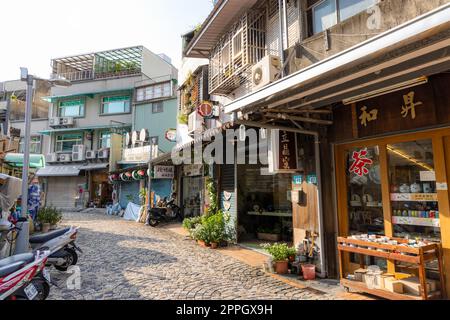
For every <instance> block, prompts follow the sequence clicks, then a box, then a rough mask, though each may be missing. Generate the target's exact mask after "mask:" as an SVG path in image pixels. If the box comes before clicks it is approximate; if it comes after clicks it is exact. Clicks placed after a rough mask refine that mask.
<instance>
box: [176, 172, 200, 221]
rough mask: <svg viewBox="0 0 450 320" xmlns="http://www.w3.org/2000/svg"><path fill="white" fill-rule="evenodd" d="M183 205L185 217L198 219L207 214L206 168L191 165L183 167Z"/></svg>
mask: <svg viewBox="0 0 450 320" xmlns="http://www.w3.org/2000/svg"><path fill="white" fill-rule="evenodd" d="M182 171H183V178H182V182H181V191H182V193H181V204H182V208H183V213H184V216H185V217H197V216H200V215H202V214H203V213H204V212H205V201H204V199H205V186H206V182H205V179H206V178H205V176H204V166H203V165H201V164H190V165H184V166H182Z"/></svg>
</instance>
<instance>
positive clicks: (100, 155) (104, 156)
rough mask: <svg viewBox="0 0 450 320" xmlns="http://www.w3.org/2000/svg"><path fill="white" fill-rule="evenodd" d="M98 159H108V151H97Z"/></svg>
mask: <svg viewBox="0 0 450 320" xmlns="http://www.w3.org/2000/svg"><path fill="white" fill-rule="evenodd" d="M98 158H99V159H109V149H101V150H98Z"/></svg>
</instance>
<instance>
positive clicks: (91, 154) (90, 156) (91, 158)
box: [86, 150, 97, 160]
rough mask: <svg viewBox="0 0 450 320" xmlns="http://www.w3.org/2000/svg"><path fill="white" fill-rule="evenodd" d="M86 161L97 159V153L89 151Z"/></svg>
mask: <svg viewBox="0 0 450 320" xmlns="http://www.w3.org/2000/svg"><path fill="white" fill-rule="evenodd" d="M86 159H87V160H94V159H97V151H93V150H87V151H86Z"/></svg>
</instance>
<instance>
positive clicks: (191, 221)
mask: <svg viewBox="0 0 450 320" xmlns="http://www.w3.org/2000/svg"><path fill="white" fill-rule="evenodd" d="M200 223H202V217H192V218H186V219H184V220H183V228H184V229H186V230H187V231H191V230H192V229H195V227H196V226H197V225H198V224H200Z"/></svg>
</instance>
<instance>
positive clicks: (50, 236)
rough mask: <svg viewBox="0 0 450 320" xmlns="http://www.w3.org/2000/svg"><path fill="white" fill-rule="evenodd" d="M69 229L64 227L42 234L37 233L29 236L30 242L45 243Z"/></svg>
mask: <svg viewBox="0 0 450 320" xmlns="http://www.w3.org/2000/svg"><path fill="white" fill-rule="evenodd" d="M69 230H70V228H65V229H59V230H55V231H51V232H48V233H44V234H39V235H36V236H31V237H30V243H45V242H47V241H50V240H52V239H55V238H58V237H59V236H62V235H63V234H64V233H66V232H67V231H69Z"/></svg>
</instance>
